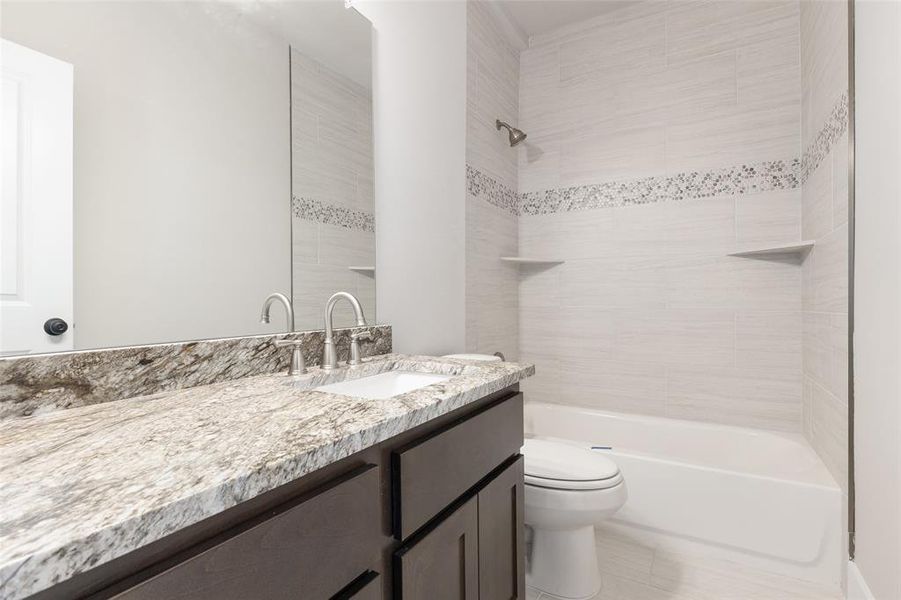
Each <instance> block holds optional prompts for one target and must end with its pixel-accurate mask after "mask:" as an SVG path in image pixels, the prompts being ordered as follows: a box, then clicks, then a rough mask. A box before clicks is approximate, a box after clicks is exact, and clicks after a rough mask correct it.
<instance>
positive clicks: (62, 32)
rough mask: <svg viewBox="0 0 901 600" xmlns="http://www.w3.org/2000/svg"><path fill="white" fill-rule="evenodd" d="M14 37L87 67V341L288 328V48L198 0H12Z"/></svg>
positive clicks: (82, 176)
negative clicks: (269, 311) (267, 313)
mask: <svg viewBox="0 0 901 600" xmlns="http://www.w3.org/2000/svg"><path fill="white" fill-rule="evenodd" d="M2 35H3V37H4V38H6V39H10V40H12V41H14V42H17V43H19V44H22V45H24V46H27V47H30V48H33V49H35V50H38V51H40V52H43V53H45V54H49V55H51V56H54V57H56V58H59V59H61V60H64V61H67V62H70V63H72V64H74V65H75V323H74V332H75V340H76V345H77V348H79V349H81V348H94V347H100V346H114V345H128V344H140V343H152V342H162V341H170V340H185V339H193V338H210V337H220V336H232V335H244V334H251V333H262V332H264V331H276V330H282V329H283V328H284V326H285V322H284V318H283V317H282V316H281V315H278V316H275V317H274V318H273V324H272V325H270V326H261V325H260V324H259V323H258V319H259V309H260V304H261V303H262V301H263V299H264V298H265V296H266V294H268V293H269V292H271V291H275V290H279V291H282V292H285V293H288V292H289V290H290V286H291V279H290V277H291V274H290V248H291V240H290V216H289V215H290V212H289V210H290V208H289V206H290V187H289V186H290V150H289V134H290V129H289V110H290V109H289V100H288V98H289V96H288V85H289V74H288V49H287V44H286V43H285V42H283V41H281V40H279V39H277V37H276V36H274V35H269V34H264V33H262V32H261V31H259V30H257V29H256V28H255V27H254V26H252V25H250V24H249V23H247V22H246V19H242V18H240V16H239V15H238V14H237V13H236V12H235V11H234V9H233V8H229V7H224V6H219V7H218V8H217V7H216V6H215V5H213V4H207V3H199V2H171V3H166V2H162V3H160V2H4V3H3V24H2ZM461 129H462V128H461ZM461 170H462V168H461Z"/></svg>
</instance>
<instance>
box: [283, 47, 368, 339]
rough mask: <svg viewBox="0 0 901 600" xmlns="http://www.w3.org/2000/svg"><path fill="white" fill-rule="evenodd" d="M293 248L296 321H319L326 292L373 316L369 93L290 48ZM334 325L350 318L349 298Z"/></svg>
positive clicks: (306, 324)
mask: <svg viewBox="0 0 901 600" xmlns="http://www.w3.org/2000/svg"><path fill="white" fill-rule="evenodd" d="M291 126H292V132H291V140H292V149H291V151H292V157H293V160H292V193H293V199H292V214H293V217H292V219H293V220H292V238H293V239H292V249H293V257H292V258H293V271H294V272H293V284H294V308H295V328H296V329H298V330H305V329H319V328H322V327H323V321H324V318H323V311H324V308H325V302H326V300H327V299H328V297H329V296H330V295H331V294H333V293H335V292H336V291H339V290H344V291H349V292H351V293H352V294H355V295H356V296H357V298H359V300H360V303H361V304H362V306H363V312H364V314H365V315H366V318H367V320H368V321H369V322H370V323H374V322H375V316H376V314H375V272H374V271H372V270H351V269H350V267H374V266H375V218H374V215H373V210H374V206H373V198H374V193H373V173H374V167H373V149H372V93H371V91H370V90H369V89H367V88H365V87H363V86H361V85H359V84H358V83H355V82H354V81H351V80H350V79H348V78H347V77H345V76H344V75H341V74H340V73H336V72H335V71H333V70H331V69H329V68H328V67H326V66H325V65H323V64H321V63H319V62H317V61H315V60H313V59H311V58H309V57H307V56H304V55H303V54H301V53H300V52H298V51H296V50H293V49H292V50H291ZM334 323H335V326H336V327H350V326H353V325H354V323H355V321H354V318H353V312H352V310H351V309H350V307H349V305H348V304H347V303H344V302H342V303H340V304H338V305H337V306H336V307H335V314H334Z"/></svg>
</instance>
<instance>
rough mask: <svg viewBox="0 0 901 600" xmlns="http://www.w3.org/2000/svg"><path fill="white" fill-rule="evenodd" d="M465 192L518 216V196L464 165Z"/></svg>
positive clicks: (494, 180)
mask: <svg viewBox="0 0 901 600" xmlns="http://www.w3.org/2000/svg"><path fill="white" fill-rule="evenodd" d="M466 191H467V193H469V195H470V196H474V197H476V198H481V199H483V200H485V201H486V202H488V204H492V205H494V206H496V207H498V208H500V209H502V210H505V211H507V212H508V213H510V214H513V215H519V196H518V195H517V193H516V190H513V189H510V188H509V187H507V186H506V185H504V184H503V183H501V182H500V181H498V180H496V179H494V178H493V177H491V176H490V175H486V174H485V173H482V172H481V171H479V170H478V169H476V168H475V167H471V166H470V165H466Z"/></svg>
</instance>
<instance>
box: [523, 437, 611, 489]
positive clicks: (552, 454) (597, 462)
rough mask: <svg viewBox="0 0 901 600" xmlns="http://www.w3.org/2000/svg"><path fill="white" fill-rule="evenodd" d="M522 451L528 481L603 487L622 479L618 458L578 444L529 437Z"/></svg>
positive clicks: (551, 485) (585, 487)
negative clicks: (616, 460) (613, 458)
mask: <svg viewBox="0 0 901 600" xmlns="http://www.w3.org/2000/svg"><path fill="white" fill-rule="evenodd" d="M522 454H523V456H524V457H525V480H526V483H528V484H532V485H539V486H543V487H551V488H560V489H603V488H607V487H611V486H613V485H616V484H618V483H620V482H621V481H622V477H621V476H620V473H619V467H618V466H617V465H616V463H615V462H613V461H612V460H610V459H609V458H607V457H606V456H601V455H600V454H598V453H597V452H594V451H592V450H589V449H588V448H583V447H581V446H577V445H575V444H567V443H564V442H556V441H553V440H546V439H542V438H528V439H526V440H525V443H524V444H523V447H522Z"/></svg>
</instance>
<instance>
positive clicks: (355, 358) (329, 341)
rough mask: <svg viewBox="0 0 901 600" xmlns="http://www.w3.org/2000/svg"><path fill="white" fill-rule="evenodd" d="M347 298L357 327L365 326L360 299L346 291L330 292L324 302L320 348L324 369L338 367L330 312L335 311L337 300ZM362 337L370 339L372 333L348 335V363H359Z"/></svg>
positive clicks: (329, 369)
mask: <svg viewBox="0 0 901 600" xmlns="http://www.w3.org/2000/svg"><path fill="white" fill-rule="evenodd" d="M341 299H344V300H347V301H348V302H350V305H351V307H353V309H354V318H356V320H357V327H366V318H365V317H364V316H363V307H361V306H360V301H359V300H357V299H356V297H355V296H354V295H353V294H348V293H347V292H338V293H336V294H332V297H331V298H329V299H328V302H326V303H325V347H324V348H323V350H322V368H323V369H325V370H326V371H331V370H332V369H337V368H338V352H337V351H336V350H335V336H334V326H333V325H332V314H333V313H334V312H335V305H336V304H337V303H338V300H341ZM363 338H369V339H372V333H371V332H369V331H364V332H358V333H353V334H351V336H350V360H349V361H347V364H349V365H358V364H360V340H361V339H363Z"/></svg>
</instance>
